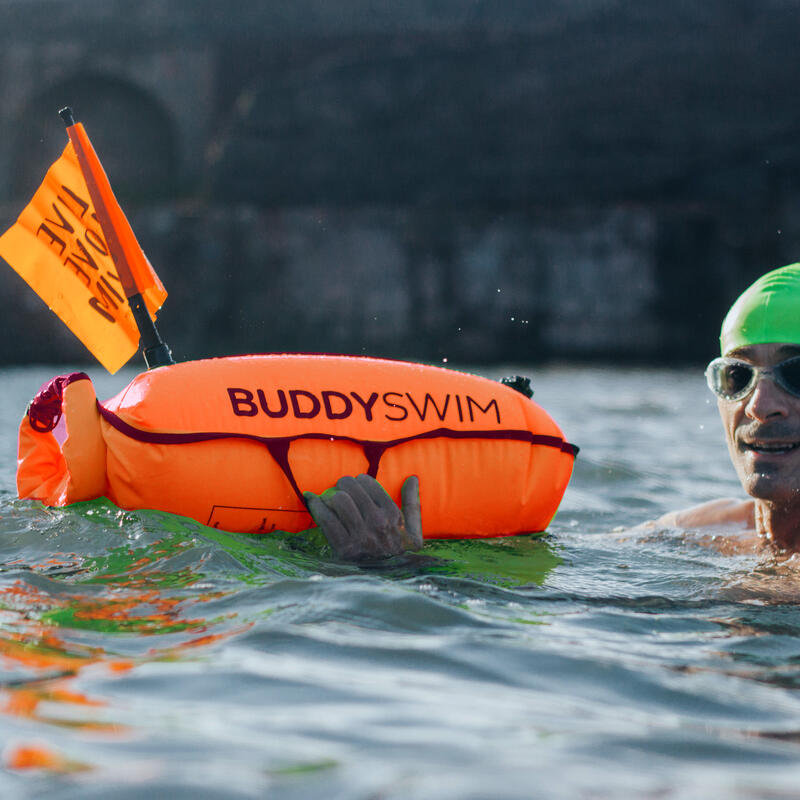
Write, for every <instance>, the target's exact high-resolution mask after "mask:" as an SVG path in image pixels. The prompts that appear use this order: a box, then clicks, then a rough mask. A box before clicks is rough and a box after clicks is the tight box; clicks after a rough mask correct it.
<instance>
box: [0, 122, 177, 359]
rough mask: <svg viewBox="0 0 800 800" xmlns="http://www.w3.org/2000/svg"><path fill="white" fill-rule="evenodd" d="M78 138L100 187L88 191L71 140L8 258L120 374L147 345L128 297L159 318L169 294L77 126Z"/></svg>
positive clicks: (18, 228)
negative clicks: (137, 295) (143, 343)
mask: <svg viewBox="0 0 800 800" xmlns="http://www.w3.org/2000/svg"><path fill="white" fill-rule="evenodd" d="M70 133H71V134H73V135H77V136H78V137H79V138H78V146H79V148H81V156H82V157H83V158H85V159H87V160H88V161H89V162H90V168H91V170H92V173H91V178H90V180H91V181H92V182H93V183H94V185H93V186H91V187H89V186H87V182H86V180H85V179H84V176H83V173H82V171H81V165H80V164H79V162H78V157H77V155H76V152H75V148H74V147H73V144H72V142H70V143H69V144H68V145H67V146H66V148H65V149H64V152H63V154H62V155H61V158H59V159H58V161H56V162H55V164H53V166H52V167H50V169H49V170H48V171H47V175H45V178H44V181H43V182H42V185H41V186H40V187H39V188H38V189H37V191H36V194H34V196H33V199H32V200H31V202H30V203H29V204H28V205H27V207H26V208H25V210H24V211H23V212H22V214H20V216H19V219H18V220H17V221H16V223H15V224H14V225H13V226H12V227H11V228H10V229H9V230H8V231H6V233H5V234H3V236H2V237H0V256H2V257H3V258H4V259H5V260H6V261H7V262H8V263H9V264H10V265H11V267H13V269H14V270H16V272H17V273H19V275H20V276H21V277H22V278H23V279H24V280H25V281H26V282H27V283H28V285H29V286H30V287H31V288H32V289H33V290H34V291H35V292H36V293H37V294H38V295H39V296H40V297H41V298H42V299H43V300H44V301H45V303H47V305H48V306H49V307H50V309H51V311H53V312H55V313H56V314H57V315H58V316H59V317H60V318H61V320H62V321H63V322H64V323H65V324H66V325H67V327H68V328H69V329H70V330H71V331H72V332H73V333H74V334H75V335H76V336H77V337H78V338H79V339H80V340H81V341H82V342H83V343H84V345H86V347H87V348H88V349H89V351H90V352H91V353H92V355H94V357H95V358H96V359H97V360H98V361H99V362H100V363H101V364H102V365H103V366H104V367H105V368H106V369H107V370H108V371H109V372H111V373H114V372H116V371H117V370H118V369H119V368H120V367H121V366H123V365H124V364H125V363H126V362H127V361H128V360H129V359H130V358H131V356H132V355H133V354H134V353H135V352H136V350H137V349H138V347H139V331H138V329H137V327H136V322H135V321H134V318H133V314H132V313H131V310H130V307H129V305H128V302H127V300H126V296H128V295H130V294H132V293H133V292H136V291H139V292H140V293H141V294H142V297H143V298H144V301H145V304H146V306H147V309H148V311H149V312H150V316H151V317H153V318H154V319H155V312H156V311H158V309H159V308H161V306H162V304H163V303H164V300H165V299H166V297H167V292H166V290H165V289H164V286H163V285H162V283H161V281H160V280H159V278H158V276H157V275H156V273H155V271H154V270H153V268H152V266H151V265H150V262H149V261H148V260H147V258H146V256H145V255H144V253H143V252H142V250H141V248H140V247H139V244H138V242H137V241H136V238H135V236H134V235H133V231H132V230H131V228H130V225H129V224H128V221H127V219H126V218H125V215H124V214H123V213H122V209H121V208H120V207H119V204H118V203H117V201H116V199H115V198H114V194H113V192H112V191H111V187H110V186H109V185H108V179H107V178H106V176H105V172H103V168H102V166H100V162H99V160H97V156H96V155H95V153H94V150H93V149H92V147H91V144H90V143H89V140H88V138H87V137H86V133H85V131H84V130H83V126H82V125H80V124H78V125H74V126H72V128H71V130H70ZM98 176H99V177H98ZM90 189H91V190H92V191H91V192H90ZM98 191H100V198H101V200H102V202H103V203H104V204H105V208H104V209H103V210H102V211H101V212H100V214H98V213H97V212H96V210H95V204H94V203H93V202H92V197H93V196H94V197H97V196H98V194H97V192H98ZM109 217H110V218H111V220H110V223H111V225H112V227H111V229H110V231H109V228H108V227H107V226H108V218H109ZM101 222H102V224H101ZM120 250H121V252H122V257H123V261H124V262H125V263H127V270H126V269H125V263H123V264H122V267H121V269H119V270H118V268H117V266H116V265H115V259H117V262H118V263H119V258H120ZM125 273H127V274H125ZM121 274H125V280H123V279H121V277H120V276H121Z"/></svg>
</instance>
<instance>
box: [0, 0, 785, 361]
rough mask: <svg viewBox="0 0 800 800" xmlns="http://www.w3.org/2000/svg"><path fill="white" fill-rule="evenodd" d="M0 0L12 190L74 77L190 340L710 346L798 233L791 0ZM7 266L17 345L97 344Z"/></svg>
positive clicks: (407, 349) (619, 348)
mask: <svg viewBox="0 0 800 800" xmlns="http://www.w3.org/2000/svg"><path fill="white" fill-rule="evenodd" d="M32 20H34V21H35V24H32V22H31V21H32ZM0 23H2V24H0V42H2V44H3V48H2V51H0V101H2V102H3V107H4V110H5V113H4V115H3V116H2V120H0V133H2V134H3V135H2V136H0V195H1V196H2V197H3V198H4V199H5V203H4V205H3V208H2V214H0V216H2V217H4V218H5V220H6V222H8V223H10V221H11V220H12V219H13V216H14V215H15V213H17V212H18V211H19V209H20V208H21V207H22V205H23V204H24V202H25V200H26V199H27V197H28V196H29V195H30V193H31V192H32V191H33V189H34V188H35V186H36V185H37V184H38V182H39V180H40V179H41V176H42V175H43V173H44V171H45V169H46V167H47V165H48V164H49V163H50V162H51V161H52V160H53V159H54V158H55V157H57V155H58V153H59V152H60V150H61V148H62V147H63V144H64V134H63V130H62V128H61V124H60V121H59V120H58V118H57V116H56V115H55V110H57V107H58V106H59V105H61V104H62V103H66V102H69V103H71V104H72V105H73V106H74V107H75V108H76V110H77V112H78V113H79V115H80V116H81V118H82V119H83V121H84V122H85V123H86V124H87V127H88V128H89V131H90V133H91V134H92V137H93V139H94V141H95V145H96V147H97V149H98V151H99V152H100V154H101V157H102V158H103V160H104V162H105V165H106V168H107V170H108V172H109V174H110V176H111V178H112V182H113V183H114V185H115V187H116V189H117V191H118V194H119V195H120V197H121V199H122V200H123V203H124V205H125V207H126V209H127V210H128V211H129V212H130V213H129V215H130V216H131V218H132V220H133V221H134V226H135V228H136V231H137V234H138V235H139V238H140V240H141V242H142V244H143V245H144V246H145V248H146V250H147V252H148V254H149V256H150V258H151V261H153V263H154V264H155V265H156V267H157V268H158V270H159V273H160V274H161V276H162V278H163V280H164V282H165V283H166V284H167V287H168V289H169V290H170V292H171V296H170V298H169V300H168V301H167V306H166V308H165V309H164V311H163V313H162V317H161V320H162V322H161V326H162V330H163V333H164V335H165V338H167V339H168V341H170V343H171V344H172V345H173V347H174V348H175V350H176V354H177V355H179V356H180V357H197V356H201V355H205V354H219V353H224V352H246V351H258V350H271V349H275V350H298V349H299V350H313V351H346V352H369V353H382V354H387V355H401V356H409V357H417V358H430V359H440V358H449V359H453V360H462V361H463V360H473V361H479V360H480V361H487V360H512V359H514V360H525V359H538V358H620V359H626V360H631V359H635V360H645V359H652V358H653V357H659V358H671V359H676V360H684V359H700V358H705V357H708V356H710V355H711V354H713V351H714V347H715V338H716V333H717V329H718V325H719V321H720V318H721V315H722V313H723V311H724V309H725V308H726V306H727V305H728V304H729V302H730V301H731V299H732V298H733V297H734V296H735V295H736V294H737V293H738V291H740V290H741V289H742V288H744V286H745V285H746V284H747V283H748V282H749V281H750V280H751V279H752V278H753V277H755V276H756V275H757V274H760V273H761V272H763V271H765V270H766V269H768V268H771V267H773V266H777V265H779V264H781V263H786V262H789V261H793V260H796V259H797V258H798V255H797V253H798V245H799V244H800V223H798V219H800V217H798V214H797V213H796V212H797V210H798V209H800V148H799V147H798V145H797V139H798V130H799V129H800V106H797V104H796V103H794V99H793V98H794V93H795V91H796V89H795V85H794V84H795V76H796V75H797V74H799V72H800V50H798V48H797V46H796V42H797V40H798V34H800V15H799V14H798V10H797V7H796V4H795V3H793V2H789V1H788V0H763V1H762V2H755V1H754V0H736V1H735V2H732V1H731V0H728V1H727V2H710V3H703V4H693V3H688V2H686V3H682V2H681V3H672V4H664V3H657V2H654V0H640V2H636V3H632V2H613V0H583V2H572V3H564V2H543V1H538V2H527V3H522V2H511V0H505V1H503V0H495V2H491V3H490V2H472V3H463V2H461V1H460V0H459V2H455V0H453V1H452V2H451V1H450V0H438V1H436V2H435V1H434V0H416V2H414V1H413V0H409V1H408V2H405V3H403V4H396V3H389V2H385V3H382V2H374V0H373V1H372V2H366V0H364V2H361V0H342V1H341V2H339V3H336V4H331V3H329V2H322V0H302V1H299V2H295V3H291V4H284V3H280V4H279V3H265V2H263V1H258V0H241V1H240V2H238V3H236V4H235V5H231V4H228V3H223V2H213V1H212V0H171V2H170V3H168V4H166V3H163V2H155V0H152V1H149V0H143V2H138V3H130V2H124V1H123V0H108V2H104V3H102V4H98V3H95V2H88V1H87V0H78V1H77V2H71V3H67V2H56V1H55V0H49V2H40V1H39V0H16V2H14V1H11V2H9V1H8V0H7V1H6V2H5V3H4V4H2V6H0ZM0 290H2V294H3V297H4V298H5V301H4V306H5V308H4V310H5V313H6V318H7V319H8V320H9V325H11V324H14V325H15V326H17V327H18V328H19V327H21V328H22V329H24V330H26V331H30V332H31V333H32V334H33V335H32V336H31V337H30V339H29V340H26V341H25V342H19V341H17V342H15V343H14V344H13V346H12V345H11V344H7V345H3V344H2V343H0V360H10V359H16V360H29V359H53V358H74V357H76V356H78V355H79V354H80V353H81V348H80V345H77V344H73V343H72V342H71V341H70V340H69V339H68V337H67V336H66V335H61V333H60V332H59V329H58V327H57V325H56V324H55V323H54V322H53V321H52V320H50V319H48V315H47V312H43V311H41V310H40V306H41V303H40V301H38V300H37V299H36V298H31V297H30V296H29V293H28V292H27V290H26V289H24V287H23V286H22V285H21V282H20V281H19V280H18V279H17V278H16V277H15V276H14V275H13V274H12V273H10V271H9V272H6V273H4V274H2V275H1V276H0ZM498 290H499V291H498ZM15 329H16V328H15ZM42 342H46V343H47V344H46V345H45V346H43V345H42V344H41V343H42Z"/></svg>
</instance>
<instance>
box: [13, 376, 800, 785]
mask: <svg viewBox="0 0 800 800" xmlns="http://www.w3.org/2000/svg"><path fill="white" fill-rule="evenodd" d="M64 371H68V370H64V369H60V370H59V369H43V368H36V369H31V368H26V369H14V370H12V369H6V370H3V371H2V386H3V389H4V391H3V403H2V407H0V452H2V459H0V669H1V671H0V678H1V680H2V684H1V685H0V746H1V747H2V759H3V761H2V771H0V796H2V797H15V798H40V797H48V798H107V797H114V798H140V797H141V798H145V797H162V796H163V797H171V798H184V797H185V798H188V797H192V798H197V797H202V798H240V797H241V798H250V797H259V798H262V797H270V798H304V799H305V798H317V797H319V798H363V799H364V800H367V799H368V798H369V799H374V798H381V799H384V798H385V799H386V800H391V799H394V798H435V800H447V798H459V799H460V798H532V797H544V798H584V797H585V798H604V797H614V798H619V797H653V798H656V797H657V798H684V797H685V798H695V797H697V798H699V797H702V798H707V797H733V798H756V797H759V798H761V797H763V798H783V797H796V796H798V793H800V692H799V691H798V689H799V688H800V614H799V613H798V608H797V599H798V598H799V597H800V581H798V577H797V573H796V572H795V570H794V568H793V567H792V564H791V563H790V564H785V565H775V564H770V563H766V562H765V563H759V562H758V561H757V559H755V558H751V557H742V556H739V557H726V556H723V555H721V554H719V553H718V552H716V551H715V550H714V549H713V548H711V547H708V546H706V545H704V544H703V543H702V542H701V541H699V540H698V539H697V538H695V537H692V536H686V535H683V534H679V533H678V532H676V531H669V530H667V531H660V532H653V531H649V532H647V533H641V532H638V533H637V532H634V533H625V532H621V531H620V530H619V529H620V528H627V527H630V526H633V525H635V524H636V523H639V522H642V521H644V520H647V519H651V518H654V517H656V516H658V515H659V514H661V513H662V512H664V511H667V510H669V509H673V508H677V507H683V506H686V505H689V504H692V503H695V502H700V501H703V500H707V499H710V498H713V497H718V496H723V495H732V494H738V493H739V488H738V484H737V483H736V482H735V479H734V476H733V471H732V468H731V467H730V466H729V464H728V461H727V455H726V453H725V449H724V444H723V439H722V432H721V427H720V425H719V423H718V421H717V419H716V408H715V405H714V404H713V403H712V402H710V398H709V396H708V395H707V391H706V389H705V386H704V383H703V378H702V373H701V371H700V370H699V369H698V370H696V371H690V370H684V371H651V370H647V371H642V370H618V369H583V368H580V369H578V368H569V369H545V370H541V369H536V370H526V369H525V368H521V367H515V368H509V369H505V370H498V371H496V372H493V373H491V376H492V377H497V376H499V375H501V374H507V373H509V372H522V373H523V374H525V373H527V374H531V375H532V376H533V379H534V386H535V389H536V399H537V400H538V401H539V402H540V403H541V404H542V405H543V406H544V407H545V408H547V409H548V410H549V411H550V412H551V413H552V414H553V416H554V417H555V418H556V419H557V421H558V422H559V423H560V425H561V426H562V428H563V429H564V431H565V433H566V436H567V438H568V439H569V440H570V441H573V442H575V443H577V444H579V445H580V446H581V448H582V450H581V453H580V456H579V457H578V461H577V465H576V470H575V474H574V478H573V481H572V483H571V485H570V488H569V489H568V490H567V494H566V497H565V500H564V502H563V504H562V507H561V510H560V511H559V513H558V515H557V517H556V519H555V521H554V522H553V524H552V526H551V528H550V531H549V534H548V535H546V536H535V537H534V536H524V537H517V538H512V539H505V540H489V541H464V542H456V543H447V544H444V543H440V544H437V543H431V544H429V545H428V546H427V547H426V549H425V551H424V553H423V556H422V557H411V558H400V559H396V560H395V561H393V562H389V563H388V564H386V565H385V566H383V567H381V568H379V569H378V568H359V567H356V566H350V565H343V564H337V563H334V562H332V561H331V560H330V559H329V558H328V557H326V555H325V553H324V550H323V549H321V546H320V544H319V542H318V541H316V540H315V539H314V538H313V537H311V538H297V537H283V538H281V537H271V538H264V537H262V538H256V537H250V536H245V535H234V534H225V533H221V532H218V531H212V530H210V529H207V528H204V527H203V526H201V525H199V524H196V523H194V522H191V521H189V520H185V519H182V518H178V517H171V516H169V515H166V514H161V513H156V512H150V511H141V512H123V511H120V510H118V509H116V508H115V507H113V506H111V505H110V504H109V503H107V502H104V501H97V502H93V503H88V504H81V505H79V506H75V507H72V508H68V509H58V510H56V509H46V508H43V507H41V506H40V505H38V504H36V503H32V502H28V501H19V500H16V499H15V490H14V457H15V443H16V425H17V422H18V419H19V416H20V414H21V413H22V411H23V409H24V408H25V405H26V403H27V401H28V399H29V398H30V397H31V396H32V395H33V393H34V392H35V391H36V390H37V388H38V387H39V385H40V384H41V383H42V382H43V381H44V380H45V379H47V378H49V377H52V375H54V374H57V373H58V372H64ZM98 372H99V371H98ZM131 376H132V373H131V374H127V375H118V376H115V377H113V378H111V377H108V376H103V375H100V374H96V375H95V374H93V378H95V381H96V385H97V387H98V395H99V396H100V397H108V396H111V395H112V394H114V393H116V391H117V390H118V389H119V388H121V387H122V386H123V385H124V384H125V383H126V382H127V381H128V380H129V379H130V377H131ZM423 493H424V487H423ZM423 499H424V498H423ZM615 529H617V530H616V531H615Z"/></svg>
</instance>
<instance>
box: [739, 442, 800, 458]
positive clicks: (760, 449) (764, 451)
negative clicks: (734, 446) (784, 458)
mask: <svg viewBox="0 0 800 800" xmlns="http://www.w3.org/2000/svg"><path fill="white" fill-rule="evenodd" d="M798 448H800V442H742V449H744V450H750V451H751V452H753V453H757V454H759V455H768V456H779V455H783V454H784V453H791V452H792V451H793V450H797V449H798Z"/></svg>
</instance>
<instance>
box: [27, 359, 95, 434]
mask: <svg viewBox="0 0 800 800" xmlns="http://www.w3.org/2000/svg"><path fill="white" fill-rule="evenodd" d="M88 380H89V376H88V375H87V374H86V373H85V372H71V373H70V374H69V375H58V376H57V377H55V378H53V379H52V380H51V381H48V382H47V383H46V384H45V385H44V386H42V388H41V389H39V391H38V392H37V393H36V397H34V398H33V400H31V403H30V405H29V406H28V411H27V414H28V419H29V420H30V423H31V428H33V429H34V430H35V431H38V432H39V433H49V432H50V431H52V430H53V429H54V428H55V427H56V425H58V422H59V420H60V419H61V402H62V400H63V398H64V389H66V388H67V386H69V385H70V384H71V383H72V382H73V381H88Z"/></svg>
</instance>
